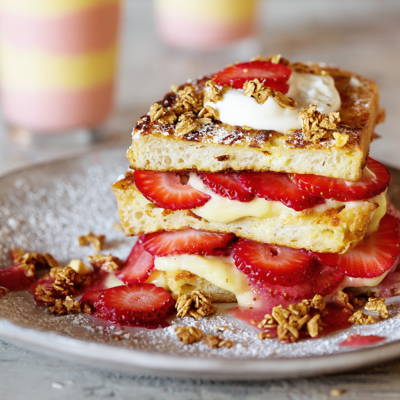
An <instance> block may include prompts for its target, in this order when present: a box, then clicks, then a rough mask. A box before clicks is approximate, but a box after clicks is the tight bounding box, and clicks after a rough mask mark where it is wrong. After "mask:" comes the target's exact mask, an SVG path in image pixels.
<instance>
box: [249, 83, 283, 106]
mask: <svg viewBox="0 0 400 400" xmlns="http://www.w3.org/2000/svg"><path fill="white" fill-rule="evenodd" d="M243 89H244V94H245V96H248V97H254V98H255V99H256V101H257V103H259V104H264V103H265V102H266V101H267V100H268V97H269V96H271V95H275V93H274V92H275V91H274V90H273V89H271V88H270V87H265V86H264V83H262V82H260V81H259V80H258V79H257V78H256V79H253V80H251V81H247V82H245V83H244V85H243Z"/></svg>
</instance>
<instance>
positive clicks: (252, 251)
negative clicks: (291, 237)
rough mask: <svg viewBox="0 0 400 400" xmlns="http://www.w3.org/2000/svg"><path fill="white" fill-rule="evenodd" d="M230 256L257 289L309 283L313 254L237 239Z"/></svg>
mask: <svg viewBox="0 0 400 400" xmlns="http://www.w3.org/2000/svg"><path fill="white" fill-rule="evenodd" d="M232 255H233V259H234V260H235V265H236V267H237V268H238V269H239V270H240V271H242V272H243V273H244V274H245V275H247V276H248V278H249V279H250V281H252V282H254V283H255V284H256V285H257V286H260V287H265V286H266V285H284V286H293V285H296V284H297V283H302V282H306V281H309V280H310V278H311V276H312V272H313V271H312V265H313V263H314V260H313V257H312V255H310V254H308V253H307V252H306V251H303V250H297V249H292V248H290V247H283V246H276V245H271V244H266V243H257V242H253V241H251V240H246V239H240V240H239V241H238V242H237V243H235V244H234V246H233V253H232Z"/></svg>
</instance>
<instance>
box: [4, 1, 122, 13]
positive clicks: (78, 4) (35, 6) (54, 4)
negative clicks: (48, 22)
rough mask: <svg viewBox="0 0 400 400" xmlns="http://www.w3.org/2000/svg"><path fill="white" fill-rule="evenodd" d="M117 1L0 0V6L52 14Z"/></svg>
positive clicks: (18, 10)
mask: <svg viewBox="0 0 400 400" xmlns="http://www.w3.org/2000/svg"><path fill="white" fill-rule="evenodd" d="M119 2H120V0H1V8H2V9H3V10H5V11H12V12H18V13H23V14H30V15H39V16H54V15H59V14H64V13H72V12H79V11H82V10H85V9H87V8H90V7H94V6H98V5H100V4H108V3H119Z"/></svg>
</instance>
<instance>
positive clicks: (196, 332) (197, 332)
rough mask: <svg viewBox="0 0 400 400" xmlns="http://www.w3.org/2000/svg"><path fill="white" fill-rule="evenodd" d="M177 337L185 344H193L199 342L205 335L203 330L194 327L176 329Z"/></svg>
mask: <svg viewBox="0 0 400 400" xmlns="http://www.w3.org/2000/svg"><path fill="white" fill-rule="evenodd" d="M175 332H176V336H178V339H179V340H180V341H181V342H182V343H183V344H192V343H195V342H198V341H199V340H200V339H202V338H203V337H204V333H203V331H202V330H201V329H198V328H195V327H194V326H181V327H179V328H175Z"/></svg>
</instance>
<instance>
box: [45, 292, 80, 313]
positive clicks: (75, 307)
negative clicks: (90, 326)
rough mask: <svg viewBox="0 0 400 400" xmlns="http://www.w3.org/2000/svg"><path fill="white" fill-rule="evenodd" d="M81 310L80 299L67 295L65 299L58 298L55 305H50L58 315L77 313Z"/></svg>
mask: <svg viewBox="0 0 400 400" xmlns="http://www.w3.org/2000/svg"><path fill="white" fill-rule="evenodd" d="M80 311H81V305H80V304H79V301H76V300H74V299H73V298H72V297H71V296H67V297H66V298H65V299H64V300H62V299H56V300H55V302H54V306H52V307H50V312H51V313H52V314H57V315H66V314H77V313H79V312H80Z"/></svg>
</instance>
